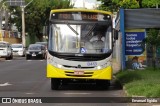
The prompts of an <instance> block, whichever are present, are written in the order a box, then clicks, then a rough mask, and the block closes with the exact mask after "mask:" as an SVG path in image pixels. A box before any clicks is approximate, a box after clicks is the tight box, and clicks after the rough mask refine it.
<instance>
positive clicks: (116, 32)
mask: <svg viewBox="0 0 160 106" xmlns="http://www.w3.org/2000/svg"><path fill="white" fill-rule="evenodd" d="M113 34H114V40H118V30H116V29H114V30H113Z"/></svg>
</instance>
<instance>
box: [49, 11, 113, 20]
mask: <svg viewBox="0 0 160 106" xmlns="http://www.w3.org/2000/svg"><path fill="white" fill-rule="evenodd" d="M110 18H111V17H110V15H104V14H97V13H86V12H78V13H75V12H74V13H72V12H71V13H69V12H68V13H66V12H65V13H63V12H62V13H53V14H52V19H59V20H86V21H106V20H108V19H110Z"/></svg>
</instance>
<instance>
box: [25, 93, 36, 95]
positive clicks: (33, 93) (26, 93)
mask: <svg viewBox="0 0 160 106" xmlns="http://www.w3.org/2000/svg"><path fill="white" fill-rule="evenodd" d="M26 94H27V95H33V94H34V93H26Z"/></svg>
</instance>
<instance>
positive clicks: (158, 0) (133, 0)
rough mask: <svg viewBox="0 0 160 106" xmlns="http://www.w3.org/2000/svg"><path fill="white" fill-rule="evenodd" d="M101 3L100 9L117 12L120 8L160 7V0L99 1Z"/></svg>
mask: <svg viewBox="0 0 160 106" xmlns="http://www.w3.org/2000/svg"><path fill="white" fill-rule="evenodd" d="M98 1H101V2H102V4H101V5H100V7H99V8H100V9H102V10H110V11H113V12H114V11H117V10H118V9H119V8H124V9H135V8H155V7H156V6H157V5H158V6H160V0H98Z"/></svg>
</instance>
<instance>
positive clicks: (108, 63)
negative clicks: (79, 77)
mask: <svg viewBox="0 0 160 106" xmlns="http://www.w3.org/2000/svg"><path fill="white" fill-rule="evenodd" d="M108 66H111V63H110V62H107V63H105V64H103V65H100V66H97V67H96V68H97V69H98V70H100V69H103V68H106V67H108Z"/></svg>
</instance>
